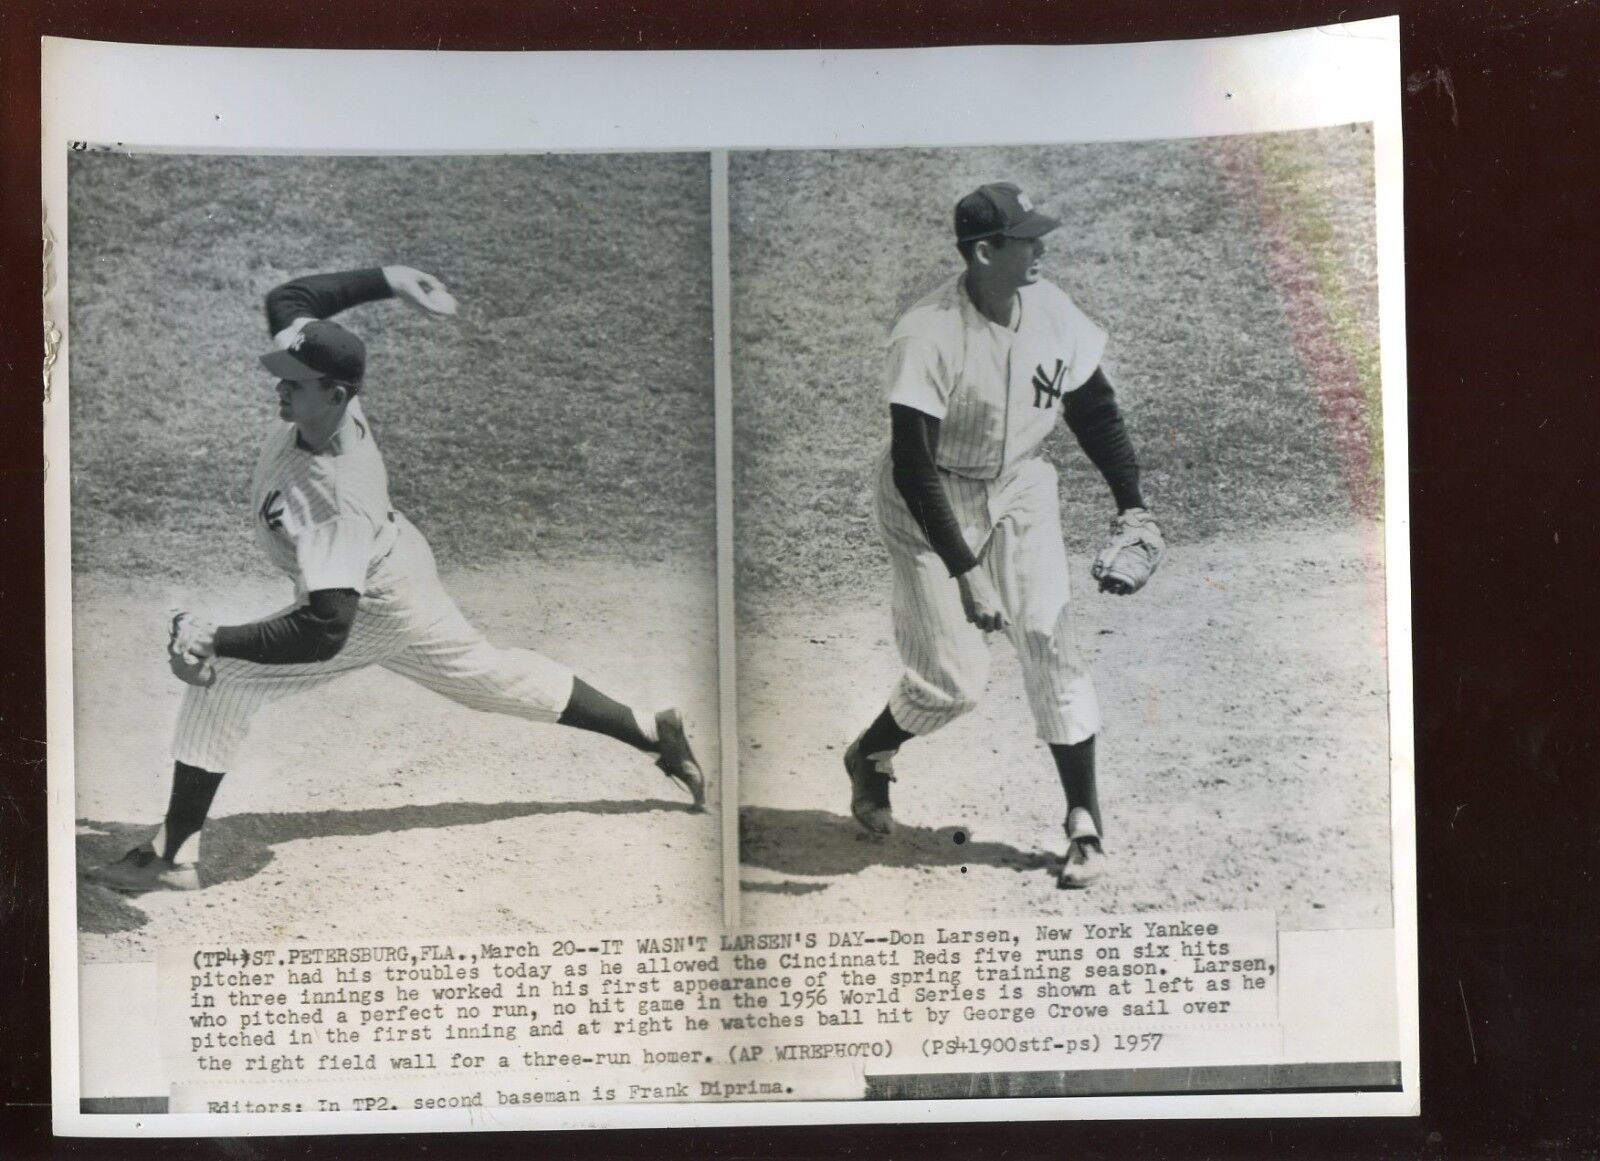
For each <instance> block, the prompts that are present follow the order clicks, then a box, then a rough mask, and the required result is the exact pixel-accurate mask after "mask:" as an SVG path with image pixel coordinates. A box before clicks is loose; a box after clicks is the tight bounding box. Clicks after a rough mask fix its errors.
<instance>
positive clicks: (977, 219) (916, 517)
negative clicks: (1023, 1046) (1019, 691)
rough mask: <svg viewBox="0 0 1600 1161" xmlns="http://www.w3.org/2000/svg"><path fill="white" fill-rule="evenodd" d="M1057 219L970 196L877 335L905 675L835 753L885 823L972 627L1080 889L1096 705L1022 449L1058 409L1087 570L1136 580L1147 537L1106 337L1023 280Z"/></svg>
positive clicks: (884, 524) (1150, 532)
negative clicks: (1091, 509)
mask: <svg viewBox="0 0 1600 1161" xmlns="http://www.w3.org/2000/svg"><path fill="white" fill-rule="evenodd" d="M1059 225H1060V222H1059V221H1057V220H1056V219H1055V218H1052V217H1048V216H1046V215H1045V214H1043V213H1040V212H1039V211H1038V210H1036V209H1035V208H1034V207H1033V205H1032V204H1031V203H1030V202H1029V201H1028V199H1027V198H1026V197H1025V196H1024V195H1023V194H1022V192H1021V191H1020V190H1019V189H1018V188H1017V187H1016V186H1015V185H1011V184H1008V183H997V184H991V185H985V186H982V187H980V188H979V189H977V190H974V191H973V192H972V193H970V194H968V195H967V196H966V197H964V198H962V199H961V201H960V202H959V203H958V204H957V205H956V211H955V234H956V246H957V248H958V249H959V251H960V253H961V256H962V258H963V260H964V261H965V264H966V270H965V272H964V273H962V274H960V275H959V276H957V277H954V278H952V279H950V280H949V281H947V282H945V283H944V284H943V285H941V286H939V287H938V288H937V289H935V290H933V291H932V292H931V293H929V294H927V295H926V296H924V297H923V298H922V299H921V300H919V301H918V302H917V303H916V304H915V305H913V306H912V307H911V308H910V309H909V310H908V311H907V312H906V313H905V314H904V315H902V316H901V318H900V319H899V321H898V322H897V323H896V324H895V326H894V329H893V332H892V333H891V335H890V339H889V358H888V375H887V379H888V405H889V416H890V432H891V434H890V446H889V450H888V452H887V454H886V455H885V456H884V458H883V462H882V465H881V468H880V470H879V473H878V481H877V492H876V509H877V516H878V523H879V528H880V531H881V534H882V536H883V540H884V544H885V545H886V546H887V547H888V550H889V556H890V560H891V562H892V564H893V572H894V591H893V605H894V629H895V642H896V644H897V645H898V647H899V651H900V656H901V660H902V662H903V664H904V670H903V672H902V674H901V676H900V679H899V681H898V682H897V683H896V685H895V687H894V690H893V692H892V693H891V694H890V695H889V701H888V704H887V705H886V706H885V707H884V709H883V712H882V713H880V714H879V715H878V717H877V719H876V720H875V721H873V722H872V724H871V725H869V726H868V727H867V729H866V730H865V731H864V732H863V733H862V734H861V735H860V736H859V737H858V738H857V739H856V740H855V741H854V742H853V743H852V744H851V745H850V747H849V748H848V750H847V751H846V752H845V759H844V764H845V770H846V772H847V773H848V774H849V776H850V783H851V801H850V810H851V813H852V814H853V815H854V816H855V818H856V820H857V821H858V822H859V823H860V824H861V826H863V827H864V828H865V829H866V830H867V831H868V832H870V833H872V834H874V835H879V836H882V835H887V834H889V833H890V832H891V831H892V829H893V825H894V823H893V815H892V813H891V809H890V803H889V783H891V782H893V781H894V780H895V779H894V768H893V765H892V759H893V757H894V756H895V754H896V753H897V752H898V751H899V749H900V747H901V746H902V745H904V744H905V743H906V742H907V741H909V740H910V739H911V738H914V737H918V736H921V735H924V734H928V733H931V732H933V731H934V730H936V729H938V728H939V727H940V726H943V725H945V724H947V723H948V722H951V721H953V720H955V719H956V718H957V717H959V716H960V715H962V714H964V713H966V712H967V711H968V710H970V709H972V708H973V706H974V705H976V703H977V699H978V697H979V695H980V694H981V693H982V691H983V687H984V682H985V680H986V678H987V675H988V669H989V654H988V648H987V640H986V637H985V634H986V633H991V632H1004V633H1005V634H1006V635H1007V636H1008V637H1009V638H1010V639H1011V643H1012V645H1013V646H1014V647H1015V648H1016V650H1017V653H1018V655H1019V656H1020V658H1021V662H1022V672H1023V679H1024V683H1025V685H1026V688H1027V695H1028V704H1029V708H1030V709H1031V710H1032V713H1033V718H1034V722H1035V724H1036V726H1037V729H1038V735H1039V738H1040V739H1041V740H1042V741H1044V742H1045V744H1046V745H1048V746H1049V748H1050V753H1051V755H1052V756H1053V757H1054V759H1055V764H1056V768H1057V771H1058V772H1059V774H1060V777H1061V785H1062V788H1063V790H1065V792H1066V799H1067V816H1066V832H1067V853H1066V857H1065V859H1064V861H1063V865H1062V868H1061V872H1060V878H1059V880H1058V882H1059V885H1060V886H1061V887H1066V888H1078V887H1085V886H1088V885H1089V884H1090V883H1091V882H1093V881H1094V880H1095V879H1096V878H1097V877H1099V876H1100V875H1101V874H1102V872H1103V871H1104V865H1105V852H1104V849H1103V847H1102V844H1101V836H1102V835H1103V834H1104V833H1105V832H1104V826H1103V820H1102V818H1101V813H1100V803H1099V799H1098V797H1097V794H1096V787H1095V735H1096V733H1097V732H1098V731H1099V729H1100V708H1099V704H1098V702H1097V701H1096V699H1095V691H1094V685H1093V682H1092V681H1091V680H1090V677H1089V672H1088V670H1087V668H1086V667H1085V665H1084V662H1083V659H1082V658H1081V657H1080V655H1079V654H1078V651H1077V649H1076V647H1075V645H1074V642H1073V637H1072V627H1071V618H1070V602H1069V586H1068V580H1067V554H1066V548H1065V546H1064V544H1063V542H1062V538H1061V523H1060V515H1059V511H1058V500H1057V476H1056V470H1055V468H1054V467H1053V466H1052V465H1051V464H1050V463H1049V462H1047V461H1046V460H1044V459H1041V458H1039V450H1040V446H1041V445H1042V444H1043V442H1044V440H1045V437H1046V436H1048V435H1049V434H1050V432H1051V431H1052V430H1053V429H1054V428H1055V426H1056V420H1057V418H1058V417H1064V418H1065V420H1066V423H1067V427H1068V428H1070V429H1071V431H1072V433H1073V435H1074V436H1075V437H1076V438H1077V440H1078V443H1079V444H1080V446H1082V448H1083V450H1084V451H1085V453H1087V455H1088V456H1089V458H1090V460H1092V461H1093V463H1094V464H1095V466H1096V467H1097V468H1098V469H1099V470H1100V472H1101V474H1102V475H1103V476H1104V477H1105V480H1106V483H1107V484H1108V485H1110V488H1111V493H1112V496H1113V497H1114V498H1115V500H1116V505H1117V511H1118V515H1117V517H1116V519H1115V520H1114V521H1113V535H1112V539H1111V543H1110V544H1108V545H1107V547H1106V549H1105V551H1103V552H1102V553H1101V554H1100V555H1099V557H1097V559H1096V561H1095V565H1094V569H1093V573H1094V575H1095V577H1096V578H1097V579H1098V580H1099V581H1100V586H1101V588H1102V589H1104V590H1106V591H1108V592H1113V593H1119V594H1121V593H1128V592H1133V591H1136V590H1137V589H1138V588H1139V587H1141V586H1142V585H1143V584H1144V582H1145V581H1146V580H1148V578H1149V575H1150V573H1151V572H1152V571H1153V570H1154V568H1155V566H1156V564H1157V563H1159V560H1160V557H1161V553H1162V551H1163V546H1162V542H1161V534H1160V530H1159V529H1158V528H1157V527H1156V524H1155V522H1154V520H1153V519H1151V517H1150V515H1149V513H1148V512H1146V511H1145V508H1144V500H1143V498H1142V496H1141V495H1140V491H1139V463H1138V459H1137V457H1136V456H1135V454H1134V449H1133V445H1132V443H1131V442H1130V441H1129V439H1128V434H1127V431H1126V430H1125V428H1124V426H1123V421H1122V415H1121V413H1120V411H1119V410H1118V408H1117V403H1116V397H1115V395H1114V393H1113V391H1112V388H1111V384H1110V383H1108V382H1107V381H1106V377H1105V375H1104V373H1103V372H1102V371H1101V370H1100V355H1101V352H1102V351H1103V350H1104V348H1105V344H1106V335H1105V332H1104V331H1102V330H1101V329H1100V328H1099V327H1098V326H1096V325H1095V324H1094V323H1093V322H1091V321H1090V320H1089V319H1088V317H1087V316H1085V315H1084V313H1083V312H1082V311H1081V310H1079V309H1078V307H1077V306H1076V305H1075V304H1074V303H1073V301H1072V299H1071V298H1069V297H1068V296H1067V294H1066V293H1065V292H1064V291H1062V290H1061V289H1060V288H1058V287H1056V286H1054V285H1052V284H1051V283H1049V282H1046V281H1044V280H1043V279H1042V278H1041V277H1040V265H1039V264H1040V258H1041V255H1042V254H1043V253H1044V242H1043V238H1044V236H1045V235H1046V234H1048V233H1050V232H1051V231H1052V230H1054V229H1055V228H1056V227H1057V226H1059Z"/></svg>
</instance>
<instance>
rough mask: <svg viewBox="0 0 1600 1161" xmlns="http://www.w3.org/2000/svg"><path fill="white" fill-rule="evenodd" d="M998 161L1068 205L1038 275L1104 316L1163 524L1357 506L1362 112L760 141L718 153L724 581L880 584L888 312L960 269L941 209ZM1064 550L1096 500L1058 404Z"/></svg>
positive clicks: (798, 587)
mask: <svg viewBox="0 0 1600 1161" xmlns="http://www.w3.org/2000/svg"><path fill="white" fill-rule="evenodd" d="M1000 179H1009V180H1013V181H1016V182H1017V183H1018V184H1020V185H1021V186H1022V188H1023V189H1024V190H1026V191H1028V192H1030V193H1031V194H1032V195H1033V196H1034V199H1035V201H1037V202H1039V203H1040V204H1041V206H1042V207H1043V208H1045V209H1046V210H1048V211H1049V212H1052V213H1055V214H1056V215H1057V216H1059V217H1060V218H1061V219H1062V220H1063V222H1064V226H1063V228H1062V229H1060V230H1058V231H1057V232H1056V233H1055V234H1053V235H1051V237H1050V238H1049V239H1048V246H1049V249H1048V252H1047V254H1046V258H1045V268H1046V276H1047V277H1049V278H1050V279H1052V280H1054V281H1056V282H1058V283H1059V284H1060V285H1062V286H1063V287H1064V288H1065V289H1067V290H1068V292H1069V293H1071V294H1072V295H1073V297H1074V298H1075V299H1076V300H1077V302H1078V304H1079V305H1080V306H1081V307H1082V308H1083V309H1084V311H1085V312H1086V313H1088V315H1089V316H1090V317H1091V318H1093V319H1095V320H1096V321H1097V322H1099V323H1100V324H1101V325H1102V326H1104V327H1105V328H1106V329H1107V331H1109V332H1110V336H1111V341H1110V345H1109V347H1108V349H1107V352H1106V356H1105V362H1104V366H1105V369H1106V373H1107V376H1108V377H1109V378H1110V380H1111V382H1112V383H1113V384H1114V385H1115V386H1116V388H1117V390H1118V394H1119V397H1120V399H1121V400H1122V402H1123V404H1124V414H1125V415H1126V416H1127V418H1128V421H1129V424H1130V429H1131V432H1132V435H1133V438H1134V441H1135V444H1136V446H1137V447H1138V448H1139V451H1140V458H1141V462H1142V465H1143V468H1144V479H1145V495H1146V498H1147V500H1148V501H1149V503H1150V504H1151V505H1152V506H1153V508H1154V509H1155V510H1156V511H1157V513H1158V514H1159V515H1160V517H1161V519H1162V525H1163V528H1164V529H1165V530H1166V532H1167V535H1168V539H1169V541H1172V542H1175V543H1180V544H1181V543H1182V542H1183V541H1185V540H1194V539H1199V538H1204V537H1209V536H1214V535H1218V534H1222V533H1229V532H1244V531H1248V530H1252V529H1258V528H1261V527H1265V526H1268V525H1271V524H1272V523H1274V522H1276V521H1280V520H1289V521H1295V522H1300V523H1303V522H1307V521H1323V520H1340V521H1345V520H1348V519H1349V518H1350V516H1351V515H1352V513H1353V512H1360V513H1365V514H1370V513H1371V512H1373V511H1374V509H1375V505H1376V501H1377V490H1376V488H1375V487H1374V484H1375V482H1376V477H1375V475H1374V471H1375V469H1376V468H1377V467H1378V466H1379V464H1380V456H1379V454H1378V452H1377V445H1376V443H1375V441H1374V434H1375V432H1376V431H1377V429H1378V426H1379V423H1378V413H1377V405H1378V386H1377V362H1376V352H1377V270H1376V257H1375V245H1374V220H1373V173H1372V138H1371V134H1370V131H1369V130H1368V128H1367V127H1365V126H1346V127H1339V128H1331V129H1325V130H1317V131H1312V132H1304V133H1294V134H1276V135H1266V136H1260V137H1250V138H1229V139H1211V140H1199V141H1177V142H1154V143H1137V144H1116V145H1084V146H1068V147H1059V146H1057V147H1018V148H993V149H988V148H986V149H948V150H894V151H850V152H845V151H837V152H773V153H750V154H738V155H735V156H734V157H733V158H732V159H731V161H730V186H731V194H730V199H731V232H732V265H733V333H734V346H733V356H734V383H735V400H734V416H735V425H736V426H735V430H736V438H735V479H736V489H735V497H736V521H737V540H736V544H737V551H738V570H739V571H738V581H739V585H740V595H741V600H742V601H745V602H761V601H763V600H767V599H773V598H783V597H790V596H795V595H799V594H811V595H826V594H829V593H832V592H835V591H858V590H861V589H862V587H863V586H866V587H869V588H873V589H881V587H882V585H883V583H884V582H883V576H882V575H881V574H885V573H886V571H887V563H886V560H885V559H884V556H883V551H882V549H881V547H880V546H879V543H878V539H877V532H876V529H875V527H874V524H873V521H872V517H871V505H870V495H871V488H870V480H871V475H872V472H873V470H874V468H875V466H876V462H877V457H878V454H879V453H880V451H881V449H882V448H883V447H884V446H885V445H886V443H887V438H888V414H887V410H886V407H885V404H884V401H883V384H882V381H881V380H882V370H881V364H882V357H883V349H884V343H885V340H886V338H887V335H888V330H889V326H890V324H891V323H892V322H893V320H894V318H895V316H896V315H897V313H898V312H899V311H900V310H901V309H903V307H904V306H905V305H906V304H909V302H911V301H913V300H914V299H915V298H916V297H917V295H918V294H919V293H920V291H921V290H922V289H923V288H925V287H928V286H930V285H932V284H933V283H935V282H936V281H937V280H938V279H940V278H941V277H944V276H947V275H949V274H953V273H956V272H957V271H958V270H959V258H958V255H957V254H956V251H955V247H954V245H953V243H952V242H951V234H950V220H949V219H950V212H951V209H952V207H953V206H954V205H955V202H956V201H957V199H958V198H959V197H960V196H961V195H962V194H964V193H965V192H967V191H968V190H970V189H972V188H973V187H975V186H977V185H978V184H980V183H982V182H984V181H992V180H1000ZM1055 440H1056V442H1054V443H1052V444H1051V445H1047V449H1046V450H1047V454H1050V455H1051V458H1052V459H1054V460H1055V462H1056V463H1057V464H1058V465H1059V466H1060V467H1061V468H1062V486H1061V493H1062V508H1063V515H1062V521H1063V526H1064V530H1065V532H1066V534H1067V538H1068V547H1069V550H1072V551H1074V552H1076V553H1082V552H1084V551H1085V550H1091V551H1092V548H1091V546H1092V545H1093V544H1094V543H1095V542H1096V541H1098V540H1099V539H1100V538H1101V537H1102V536H1103V534H1104V528H1105V522H1106V519H1107V518H1108V517H1109V516H1110V514H1111V511H1112V507H1111V501H1110V496H1109V492H1108V491H1107V489H1106V487H1105V485H1104V482H1103V481H1102V480H1101V479H1100V477H1099V474H1098V473H1097V472H1096V471H1095V470H1094V468H1093V466H1092V465H1090V464H1089V462H1088V460H1087V459H1086V458H1085V457H1084V456H1083V455H1082V454H1081V453H1080V452H1078V451H1077V449H1076V445H1075V443H1074V442H1073V440H1072V438H1071V436H1070V434H1068V433H1066V432H1065V428H1064V425H1063V426H1062V429H1061V431H1060V433H1059V434H1058V436H1057V437H1055Z"/></svg>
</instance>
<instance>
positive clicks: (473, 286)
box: [68, 153, 715, 579]
mask: <svg viewBox="0 0 1600 1161" xmlns="http://www.w3.org/2000/svg"><path fill="white" fill-rule="evenodd" d="M69 180H70V187H69V188H70V203H69V208H70V222H69V231H70V238H69V252H68V253H69V262H70V286H69V293H70V310H71V351H70V359H71V378H72V382H71V422H72V485H73V488H72V496H73V509H72V510H73V564H74V567H75V568H77V569H80V570H86V571H91V572H92V571H96V570H106V571H110V572H113V573H117V574H122V575H148V576H179V577H189V578H192V579H198V578H202V577H210V576H213V575H216V574H219V573H220V574H227V573H239V572H246V571H250V572H259V571H260V570H261V568H262V563H261V561H260V560H259V557H258V554H257V552H256V550H255V548H254V546H253V543H252V541H251V538H250V536H249V534H248V527H249V517H250V512H249V497H248V489H249V479H250V472H251V469H252V467H253V466H254V462H255V455H256V451H257V448H258V447H259V444H260V438H261V435H262V433H263V432H264V431H265V430H266V429H267V428H268V427H269V426H270V424H271V423H273V422H274V421H275V420H274V416H275V410H276V409H275V404H274V402H273V400H274V381H273V380H272V379H271V378H270V377H269V376H268V375H267V374H266V373H265V372H264V371H263V370H262V369H261V368H260V366H259V364H258V363H257V362H256V357H257V356H258V355H259V354H260V353H261V352H262V351H264V350H266V349H267V348H268V347H269V345H270V343H269V336H268V335H267V330H266V322H265V316H264V313H263V310H262V298H263V295H264V294H265V293H266V291H268V290H269V289H271V288H272V287H273V286H274V285H276V284H277V283H279V282H282V281H284V280H286V279H288V278H291V277H294V276H297V275H300V274H306V273H312V272H317V271H325V270H338V269H345V268H349V267H356V266H372V265H383V264H387V263H405V264H409V265H413V266H417V267H420V268H421V269H424V270H427V271H429V272H431V273H433V274H436V275H438V276H439V277H440V278H441V279H443V280H444V282H445V283H446V285H448V286H449V287H450V289H451V290H452V291H453V292H454V293H455V294H456V296H457V298H458V299H459V300H460V302H461V313H460V314H459V315H458V316H457V318H456V319H455V320H453V321H437V322H436V321H433V320H430V319H428V318H426V317H424V316H422V315H421V314H419V313H416V312H413V311H411V310H408V309H406V308H405V307H404V306H402V305H400V304H398V303H392V302H386V303H375V304H371V305H368V306H363V307H359V308H356V309H354V310H352V311H350V312H348V313H347V314H346V315H345V316H342V319H341V321H344V322H346V323H347V324H348V325H349V326H350V327H351V328H352V329H354V330H355V331H356V332H357V333H359V334H360V335H361V336H362V337H363V338H364V339H365V340H366V342H367V346H368V373H367V385H366V388H365V390H364V397H365V399H366V407H367V413H368V415H369V416H370V417H371V419H372V421H373V424H374V426H375V427H376V428H377V430H378V434H379V438H380V440H381V443H382V446H383V449H384V454H385V460H386V462H387V464H388V468H389V477H390V486H391V491H392V494H393V497H394V501H395V504H396V506H397V507H398V508H399V509H400V510H401V511H403V512H405V513H406V514H407V515H408V516H410V517H411V518H412V520H413V521H415V522H416V523H417V525H418V526H419V527H421V528H422V529H423V530H424V531H425V532H426V533H427V535H428V537H429V540H430V541H431V542H432V544H433V547H434V549H435V551H436V553H437V554H438V556H439V559H440V562H441V564H443V565H446V566H461V565H473V564H486V563H491V562H493V561H496V560H501V559H505V558H508V557H521V556H534V557H538V558H541V559H546V560H552V561H560V560H564V559H569V558H574V557H577V556H589V557H593V556H606V555H615V556H616V557H618V558H619V559H620V558H627V559H633V560H639V559H651V558H659V557H661V556H663V555H665V554H667V553H677V552H680V551H683V550H694V551H700V552H703V553H706V554H710V553H711V552H712V551H713V547H714V497H715V477H714V471H713V463H712V459H711V454H710V449H711V447H712V431H713V397H712V344H711V267H710V242H709V227H710V208H709V207H710V186H709V171H708V167H707V162H706V159H705V157H704V156H689V155H664V154H656V155H590V156H542V157H434V158H338V157H310V158H306V157H299V158H296V157H209V156H208V157H193V156H159V155H139V156H123V155H118V154H112V153H85V154H76V155H74V156H73V157H72V159H71V166H70V169H69Z"/></svg>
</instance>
